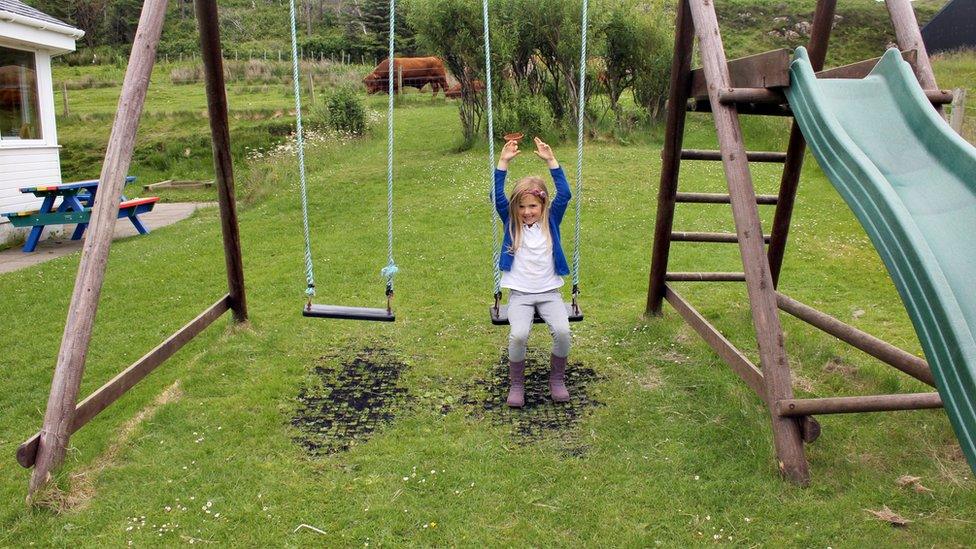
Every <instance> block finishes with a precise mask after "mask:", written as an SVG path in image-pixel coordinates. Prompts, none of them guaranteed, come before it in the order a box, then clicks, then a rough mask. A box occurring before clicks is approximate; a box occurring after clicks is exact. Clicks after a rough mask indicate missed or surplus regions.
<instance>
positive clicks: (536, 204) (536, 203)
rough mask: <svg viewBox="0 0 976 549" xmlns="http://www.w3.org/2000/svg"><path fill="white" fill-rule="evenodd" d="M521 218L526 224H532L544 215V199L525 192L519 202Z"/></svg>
mask: <svg viewBox="0 0 976 549" xmlns="http://www.w3.org/2000/svg"><path fill="white" fill-rule="evenodd" d="M518 215H519V220H520V221H521V222H522V223H524V224H525V225H532V224H534V223H536V222H537V221H539V219H540V218H541V217H542V200H540V199H539V197H537V196H534V195H531V194H524V195H522V198H520V199H519V203H518Z"/></svg>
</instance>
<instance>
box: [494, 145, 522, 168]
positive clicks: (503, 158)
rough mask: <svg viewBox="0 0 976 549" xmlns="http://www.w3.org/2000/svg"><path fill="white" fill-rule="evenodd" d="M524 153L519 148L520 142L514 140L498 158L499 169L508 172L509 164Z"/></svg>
mask: <svg viewBox="0 0 976 549" xmlns="http://www.w3.org/2000/svg"><path fill="white" fill-rule="evenodd" d="M521 152H522V151H520V150H519V148H518V141H515V140H512V141H509V142H508V143H505V146H504V147H503V148H502V152H501V154H500V155H499V156H498V169H500V170H507V169H508V162H509V161H510V160H511V159H513V158H515V157H516V156H518V155H519V153H521Z"/></svg>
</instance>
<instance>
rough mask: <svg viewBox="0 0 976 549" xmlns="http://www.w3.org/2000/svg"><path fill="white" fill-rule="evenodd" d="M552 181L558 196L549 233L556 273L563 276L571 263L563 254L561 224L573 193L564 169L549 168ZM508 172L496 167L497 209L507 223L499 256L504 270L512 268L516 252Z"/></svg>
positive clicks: (551, 217) (550, 218)
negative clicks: (511, 219)
mask: <svg viewBox="0 0 976 549" xmlns="http://www.w3.org/2000/svg"><path fill="white" fill-rule="evenodd" d="M549 174H550V175H552V181H553V183H555V184H556V196H555V198H553V199H552V204H550V206H549V234H551V235H552V260H553V263H554V265H555V268H556V274H557V275H560V276H563V275H568V274H569V265H568V264H567V263H566V256H565V255H564V254H563V245H562V242H561V241H560V239H559V224H560V223H562V221H563V216H564V215H565V214H566V208H567V207H568V206H569V199H570V198H572V196H573V195H572V193H571V192H570V190H569V182H568V181H566V174H565V173H563V169H562V168H561V167H559V168H553V169H551V170H549ZM507 175H508V172H507V171H505V170H499V169H498V168H495V210H497V211H498V216H499V217H501V218H502V223H504V224H505V238H504V240H503V241H502V253H501V257H499V258H498V268H499V269H501V270H503V271H511V270H512V262H513V261H515V254H513V253H512V231H511V230H510V228H509V217H508V197H507V196H505V177H506V176H507Z"/></svg>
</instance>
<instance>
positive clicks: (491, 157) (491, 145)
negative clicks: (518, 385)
mask: <svg viewBox="0 0 976 549" xmlns="http://www.w3.org/2000/svg"><path fill="white" fill-rule="evenodd" d="M481 14H482V20H483V21H484V41H485V84H486V85H485V92H486V93H487V97H486V99H487V107H488V112H487V115H488V124H487V126H488V182H489V184H490V185H491V187H490V188H491V211H492V214H491V249H492V254H491V259H492V261H491V262H492V273H493V274H494V279H495V287H494V292H493V293H494V295H495V309H498V302H499V301H500V300H501V298H502V272H501V269H499V267H498V261H499V260H500V259H501V244H499V242H498V217H497V216H496V215H495V213H494V209H495V128H494V120H495V115H494V111H493V110H492V100H491V89H492V83H491V41H490V40H489V38H488V0H481Z"/></svg>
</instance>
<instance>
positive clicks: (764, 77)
mask: <svg viewBox="0 0 976 549" xmlns="http://www.w3.org/2000/svg"><path fill="white" fill-rule="evenodd" d="M886 3H887V6H888V10H889V13H890V16H891V20H892V23H893V25H894V28H895V35H896V37H897V39H898V44H899V47H900V48H901V49H902V50H903V52H905V55H906V58H909V59H912V60H913V61H912V62H913V66H914V68H915V71H916V75H917V76H918V78H919V81H920V83H921V84H922V87H923V88H925V89H926V94H927V95H928V96H929V97H930V99H932V100H933V102H934V103H935V104H936V106H938V104H940V103H943V102H945V101H947V100H948V98H949V97H951V96H950V95H949V94H946V93H944V92H941V91H939V90H937V89H936V85H935V78H934V76H933V73H932V68H931V65H930V64H929V60H928V56H927V54H926V53H925V47H924V44H922V40H921V33H920V31H919V29H918V24H917V22H916V20H915V15H914V12H913V11H912V7H911V5H910V4H909V1H908V0H887V2H886ZM835 8H836V0H819V1H818V2H817V7H816V11H815V12H814V16H813V23H812V28H811V33H810V41H809V44H808V51H809V54H810V60H811V64H812V65H813V67H814V70H817V71H820V70H821V69H822V68H823V64H824V60H825V58H826V53H827V44H828V42H829V38H830V31H831V27H832V26H833V21H834V12H835ZM695 38H697V40H698V44H699V54H700V58H701V61H702V68H701V69H697V70H695V71H692V69H691V60H692V53H693V44H694V39H695ZM874 61H875V60H868V61H865V62H861V63H855V64H853V65H848V66H845V67H840V68H838V69H834V70H832V71H825V74H826V73H827V72H829V73H830V74H829V76H830V77H832V78H860V77H863V76H864V75H866V74H867V72H868V71H869V70H870V69H871V68H872V67H873V63H874ZM788 63H789V55H788V52H786V51H785V50H779V51H773V52H767V53H764V54H758V55H753V56H750V57H746V58H742V59H737V60H733V61H731V62H729V61H727V60H726V58H725V50H724V47H723V45H722V38H721V33H720V31H719V25H718V21H717V18H716V15H715V8H714V5H713V1H712V0H680V1H679V5H678V9H677V15H676V22H675V39H674V57H673V61H672V66H671V89H670V92H669V96H668V106H669V108H668V116H667V123H666V130H665V138H664V148H663V149H662V151H661V157H662V163H661V179H660V187H659V192H658V206H657V219H656V222H655V228H654V245H653V249H652V253H651V269H650V275H649V280H648V291H647V304H646V313H647V314H649V315H659V314H661V310H662V305H663V301H664V300H667V301H668V302H669V303H670V304H671V305H672V306H673V307H674V308H675V309H676V310H677V311H678V313H679V314H680V315H681V316H682V318H683V319H684V320H685V321H686V322H687V323H688V324H689V325H690V326H692V327H693V328H694V329H695V330H696V331H697V332H698V334H699V335H701V337H702V338H703V339H704V340H705V342H706V343H708V345H709V346H711V347H712V349H713V350H715V352H716V353H718V355H719V356H720V357H721V358H722V359H723V360H724V361H725V362H726V363H727V364H728V365H729V366H730V367H731V369H732V370H733V372H735V373H736V374H737V375H738V376H739V377H740V378H741V379H742V380H743V381H744V382H745V383H746V385H747V386H749V387H750V388H751V389H752V390H753V391H754V392H755V393H756V395H757V396H758V397H759V398H760V399H762V400H763V401H764V402H765V404H766V406H767V408H768V410H769V414H770V418H771V421H772V432H773V445H774V447H775V450H776V456H777V462H778V465H779V469H780V471H781V472H782V474H783V475H784V476H785V477H786V478H788V479H789V480H791V481H793V482H796V483H798V484H807V483H808V482H809V472H808V466H807V461H806V457H805V454H804V448H803V442H804V441H806V442H812V441H813V440H814V439H816V437H817V436H818V435H819V432H820V427H819V424H818V423H817V422H816V421H815V420H814V419H813V417H812V416H813V414H815V413H821V414H827V413H846V412H866V411H886V410H904V409H922V408H932V407H939V406H941V399H940V398H939V395H938V394H937V393H920V394H901V395H871V396H859V397H839V398H823V399H796V398H794V397H793V390H792V386H791V383H790V368H789V362H788V359H787V354H786V350H785V347H784V337H783V328H782V326H781V324H780V320H779V316H778V311H779V310H783V311H784V312H787V313H789V314H790V315H792V316H795V317H796V318H799V319H800V320H803V321H804V322H807V323H809V324H811V325H813V326H815V327H817V328H819V329H821V330H823V331H825V332H827V333H829V334H831V335H834V336H835V337H837V338H839V339H841V340H842V341H845V342H846V343H849V344H850V345H852V346H854V347H856V348H858V349H861V350H862V351H864V352H866V353H868V354H870V355H872V356H874V357H876V358H878V359H879V360H881V361H883V362H885V363H887V364H889V365H891V366H893V367H895V368H897V369H899V370H901V371H902V372H905V373H906V374H908V375H910V376H912V377H914V378H916V379H918V380H920V381H922V382H923V383H926V384H928V385H933V386H934V381H933V378H932V372H931V370H930V369H929V367H928V365H927V364H926V362H925V361H924V360H922V359H920V358H918V357H916V356H914V355H912V354H911V353H908V352H906V351H903V350H901V349H898V348H897V347H895V346H893V345H891V344H889V343H887V342H884V341H882V340H880V339H877V338H875V337H873V336H871V335H869V334H866V333H864V332H861V331H860V330H858V329H856V328H854V327H852V326H849V325H847V324H845V323H843V322H841V321H840V320H837V319H835V318H833V317H830V316H829V315H826V314H824V313H822V312H820V311H817V310H816V309H814V308H812V307H809V306H807V305H804V304H802V303H800V302H798V301H796V300H794V299H792V298H790V297H788V296H786V295H784V294H782V293H781V292H779V291H778V290H777V286H778V282H779V279H780V272H781V269H782V263H783V256H784V253H785V249H786V242H787V236H788V234H789V229H790V220H791V218H792V213H793V205H794V202H795V199H796V192H797V187H798V184H799V179H800V171H801V168H802V166H803V156H804V152H805V149H806V142H805V140H804V138H803V134H802V133H801V132H800V128H799V126H798V125H797V123H796V122H795V121H794V122H793V124H792V127H791V130H790V138H789V145H788V147H787V150H786V152H761V151H760V152H751V151H750V152H747V151H746V150H745V146H744V143H743V139H742V131H741V128H740V126H739V116H741V115H743V114H760V115H773V116H791V115H792V112H791V111H790V108H789V105H788V102H787V101H786V97H785V95H784V94H783V92H782V87H783V86H788V85H789V77H788V73H787V70H788ZM688 110H692V111H698V112H711V113H712V115H713V117H714V121H715V130H716V133H717V135H718V142H719V150H718V151H700V150H688V149H683V148H682V141H683V134H684V125H685V116H686V111H688ZM681 160H700V161H718V160H720V161H721V162H722V165H723V169H724V172H725V178H726V182H727V185H728V190H729V192H728V194H708V193H696V192H678V179H679V177H678V175H679V172H680V166H681ZM749 162H781V163H783V164H784V169H783V174H782V177H781V179H780V189H779V193H778V195H775V196H772V195H758V196H757V195H756V193H755V189H754V187H753V183H752V177H751V174H750V171H749ZM678 203H688V204H696V205H698V204H729V205H731V208H732V215H733V218H734V220H735V228H736V231H735V234H723V233H698V232H679V231H675V230H674V227H673V224H674V210H675V207H676V205H677V204H678ZM759 205H775V206H776V211H775V214H774V219H773V223H772V228H771V234H769V235H765V234H764V233H763V230H762V226H761V224H760V221H759V213H758V206H759ZM672 242H712V243H737V244H738V246H739V254H740V256H741V259H742V267H743V270H742V272H701V271H698V272H669V271H668V270H667V267H668V260H669V255H670V249H671V243H672ZM767 243H768V249H764V245H765V244H767ZM673 282H744V283H745V285H746V288H747V293H748V299H749V304H750V309H751V312H752V323H753V329H754V332H755V339H756V343H757V346H758V354H759V366H758V367H757V366H756V365H755V364H753V363H752V362H751V361H750V359H749V358H748V357H747V356H746V355H745V354H744V353H742V352H741V351H740V350H739V349H738V348H736V347H735V346H734V345H733V344H732V343H731V342H730V341H729V340H728V339H726V338H725V337H724V336H723V335H722V334H721V333H720V332H719V331H718V330H717V329H716V328H715V327H714V326H712V325H711V324H710V323H709V322H708V321H707V320H706V319H705V317H703V316H702V315H701V314H700V313H699V312H698V311H697V310H696V309H695V308H694V307H693V306H692V305H691V304H690V302H688V301H687V300H686V299H685V298H684V297H682V296H681V295H680V294H678V293H677V292H676V291H675V290H674V288H673V287H672V286H671V285H670V284H669V283H673Z"/></svg>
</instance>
